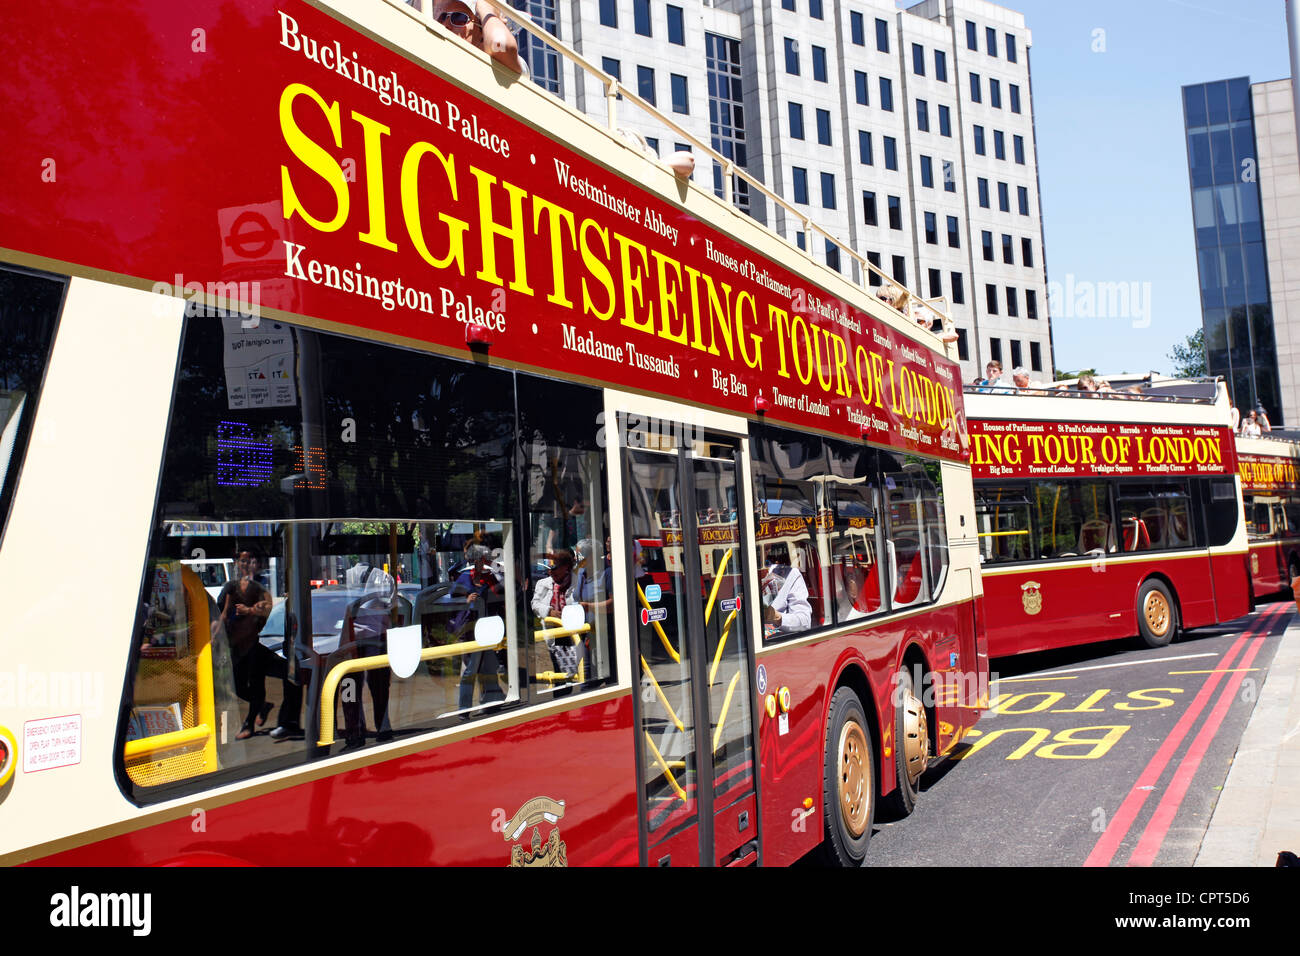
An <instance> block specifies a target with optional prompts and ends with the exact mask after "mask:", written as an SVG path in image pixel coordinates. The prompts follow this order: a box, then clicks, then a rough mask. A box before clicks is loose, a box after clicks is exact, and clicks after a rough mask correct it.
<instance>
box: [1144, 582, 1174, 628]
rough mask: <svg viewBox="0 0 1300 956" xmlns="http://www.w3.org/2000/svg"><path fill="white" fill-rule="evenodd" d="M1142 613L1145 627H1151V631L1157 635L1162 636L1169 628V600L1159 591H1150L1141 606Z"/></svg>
mask: <svg viewBox="0 0 1300 956" xmlns="http://www.w3.org/2000/svg"><path fill="white" fill-rule="evenodd" d="M1142 613H1143V615H1144V616H1145V617H1146V619H1147V627H1149V628H1151V633H1152V634H1155V635H1156V636H1157V637H1164V635H1165V633H1166V632H1167V631H1168V630H1169V618H1170V615H1169V602H1168V601H1166V600H1165V596H1164V595H1163V594H1161V593H1160V592H1159V591H1152V592H1151V593H1150V594H1148V595H1147V599H1146V603H1145V605H1144V606H1143V608H1142Z"/></svg>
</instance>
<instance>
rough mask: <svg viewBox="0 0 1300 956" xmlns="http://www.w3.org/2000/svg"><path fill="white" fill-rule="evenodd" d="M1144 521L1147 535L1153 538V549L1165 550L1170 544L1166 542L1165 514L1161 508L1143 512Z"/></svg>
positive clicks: (1148, 509)
mask: <svg viewBox="0 0 1300 956" xmlns="http://www.w3.org/2000/svg"><path fill="white" fill-rule="evenodd" d="M1142 521H1143V523H1144V524H1145V525H1146V526H1147V533H1148V534H1150V536H1151V546H1152V547H1153V548H1163V547H1165V546H1166V545H1167V544H1168V542H1167V541H1166V540H1165V537H1166V531H1167V530H1168V529H1167V527H1166V521H1165V513H1164V512H1163V511H1162V510H1161V509H1159V508H1147V509H1146V510H1145V511H1143V512H1142Z"/></svg>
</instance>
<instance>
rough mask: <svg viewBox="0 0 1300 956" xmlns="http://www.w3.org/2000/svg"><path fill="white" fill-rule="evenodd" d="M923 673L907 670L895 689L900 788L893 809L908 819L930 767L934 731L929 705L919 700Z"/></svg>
mask: <svg viewBox="0 0 1300 956" xmlns="http://www.w3.org/2000/svg"><path fill="white" fill-rule="evenodd" d="M921 680H922V678H921V669H920V668H919V667H918V668H916V669H915V671H913V670H911V669H910V668H909V667H905V668H904V669H903V670H901V671H899V672H898V677H897V679H896V681H897V682H896V684H895V687H894V772H895V775H896V776H897V778H898V786H897V787H896V788H895V789H894V792H893V793H892V794H890V796H889V802H890V806H891V808H892V809H893V810H894V811H896V812H897V813H898V814H899V815H900V816H907V815H908V814H909V813H911V812H912V809H913V808H914V807H915V806H916V798H917V795H918V794H919V793H920V792H921V774H923V773H925V769H926V767H928V766H929V765H930V727H929V724H928V722H927V721H926V717H925V703H924V702H923V701H922V700H921V699H920V698H919V697H917V696H916V686H917V684H918V683H919V682H921Z"/></svg>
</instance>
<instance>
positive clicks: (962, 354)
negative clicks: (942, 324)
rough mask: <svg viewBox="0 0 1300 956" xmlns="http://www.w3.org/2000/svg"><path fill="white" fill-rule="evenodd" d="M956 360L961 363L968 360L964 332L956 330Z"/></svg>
mask: <svg viewBox="0 0 1300 956" xmlns="http://www.w3.org/2000/svg"><path fill="white" fill-rule="evenodd" d="M957 358H959V359H961V360H962V361H963V362H966V361H969V360H970V345H969V344H968V343H967V341H966V330H965V329H958V330H957Z"/></svg>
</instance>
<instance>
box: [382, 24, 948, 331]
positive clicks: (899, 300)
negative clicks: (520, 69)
mask: <svg viewBox="0 0 1300 956" xmlns="http://www.w3.org/2000/svg"><path fill="white" fill-rule="evenodd" d="M385 2H387V3H388V4H389V5H391V6H394V7H397V8H398V9H401V10H403V11H405V12H406V13H407V14H408V15H410V16H411V17H413V18H414V19H416V20H419V21H420V22H421V23H422V24H423V25H424V26H425V27H426V28H428V29H430V30H435V29H436V30H443V28H442V27H440V26H438V25H437V24H436V22H435V21H434V19H433V3H432V0H428V2H427V4H426V0H385ZM426 5H427V6H428V8H429V9H428V10H427V12H426V11H425V9H424V7H425V6H426ZM495 6H496V8H497V10H498V11H500V14H501V17H502V19H504V20H506V21H507V22H510V23H515V24H517V25H518V26H519V27H520V29H522V30H524V31H526V32H527V33H528V34H529V36H532V37H534V38H536V39H537V40H538V41H540V42H542V43H544V44H546V45H547V46H548V47H550V48H551V49H553V50H555V51H556V52H557V53H559V54H560V56H562V57H564V58H565V59H566V60H568V61H569V62H570V63H573V64H574V65H575V66H577V67H578V68H579V69H581V70H583V71H584V72H585V73H588V74H590V75H591V76H592V77H594V78H595V79H596V80H597V81H599V82H600V83H601V85H603V86H604V87H605V104H606V108H605V122H606V125H607V126H608V127H609V129H608V132H609V134H610V135H611V136H614V137H616V138H618V137H617V134H618V131H619V125H618V118H617V107H616V103H617V102H618V100H619V99H620V98H622V99H624V100H626V101H627V102H629V103H631V104H633V105H634V106H636V107H638V108H639V109H640V110H641V111H642V112H644V113H646V114H648V115H649V116H650V117H651V118H652V119H654V120H655V121H656V122H659V123H662V124H663V125H664V126H666V127H667V128H668V129H670V130H672V131H673V132H674V133H676V134H677V135H678V136H680V137H682V138H683V139H684V140H685V141H686V142H688V143H690V144H691V145H692V146H693V147H696V148H698V149H699V150H700V152H701V153H703V154H704V155H706V156H708V157H709V158H710V159H712V160H713V161H714V162H715V163H718V164H719V165H720V166H721V167H722V197H721V198H722V201H723V202H724V203H726V205H727V206H728V207H729V208H730V209H731V210H732V211H733V212H737V213H740V214H741V215H745V213H744V211H743V210H741V209H740V208H739V207H737V206H736V203H735V201H734V199H733V195H732V192H733V190H732V177H733V176H734V177H736V178H737V179H740V180H742V181H744V182H745V183H747V184H749V185H750V186H751V187H753V188H754V189H756V190H757V191H758V192H759V193H761V194H762V195H763V196H764V197H765V198H766V199H768V200H770V201H771V202H773V203H775V204H776V205H777V206H779V207H780V208H781V209H783V210H785V211H786V213H788V214H789V215H790V216H792V217H794V218H795V219H797V220H798V221H799V222H800V223H802V224H803V228H804V234H805V235H806V236H808V238H809V242H808V243H807V246H808V248H807V249H800V248H799V246H798V245H796V244H795V243H794V242H791V241H790V240H789V239H787V238H786V237H785V236H783V235H781V233H779V232H777V231H776V230H775V229H773V228H771V227H770V226H768V225H767V224H766V223H761V222H759V221H758V220H757V219H752V217H751V221H752V222H753V224H754V225H756V226H759V227H761V228H763V229H766V230H767V231H768V232H769V233H771V234H772V235H773V236H775V237H776V238H778V239H780V240H781V241H782V242H784V243H785V244H786V245H787V246H789V247H790V248H791V249H793V250H795V251H796V252H798V253H799V254H800V255H802V256H803V257H804V258H805V259H807V260H808V262H810V263H812V264H813V265H815V266H817V267H818V268H821V269H826V270H827V271H828V272H833V273H834V274H835V275H837V276H838V277H839V278H840V279H847V280H848V281H849V282H853V280H852V278H851V277H847V276H845V275H844V274H843V273H842V272H839V271H838V270H836V269H831V268H830V267H829V266H827V265H824V264H822V263H820V262H818V261H817V260H816V259H814V258H813V256H812V252H811V251H810V250H811V248H812V242H811V239H812V235H813V233H814V232H815V233H818V234H820V235H821V236H823V237H825V238H826V239H827V240H828V241H829V242H831V243H832V244H833V245H834V246H835V247H836V248H837V249H839V250H841V251H842V252H844V253H846V254H847V255H848V256H849V258H850V259H852V260H853V261H854V262H856V263H857V264H858V267H859V268H860V269H861V270H862V272H861V276H862V282H861V283H856V282H854V283H853V284H854V285H858V286H859V287H860V288H861V289H862V290H863V291H864V292H866V294H867V295H873V294H875V296H876V298H877V299H878V300H879V301H880V302H881V303H883V304H884V305H886V306H889V307H890V308H892V309H893V310H894V311H895V312H897V313H898V314H899V315H900V316H902V317H903V318H904V319H905V320H907V321H909V322H911V323H912V324H913V325H920V324H921V321H922V319H923V318H924V313H923V312H922V313H917V312H916V311H914V310H915V309H916V308H917V307H920V308H921V309H923V310H927V311H928V312H929V313H930V314H931V315H932V316H933V318H931V319H929V320H928V321H925V322H924V327H925V328H926V329H927V330H928V329H929V327H930V326H931V325H932V324H933V321H934V319H938V320H939V322H940V324H941V327H942V331H941V332H940V333H936V334H939V335H940V336H941V338H942V339H943V341H944V342H945V344H947V343H950V342H955V341H957V332H956V326H955V324H954V322H953V320H952V316H951V314H950V313H949V311H948V299H947V296H937V297H935V298H930V299H926V298H923V297H922V296H920V295H917V294H916V293H914V292H912V291H911V290H910V289H908V288H907V286H906V285H905V284H904V283H902V282H899V281H898V280H897V279H895V278H893V276H890V275H889V274H888V273H886V272H884V271H883V270H882V269H880V267H878V266H877V265H875V264H874V263H872V262H871V261H870V260H869V259H867V257H866V256H864V255H862V254H860V253H859V252H858V251H857V250H855V249H854V248H853V247H851V246H850V245H848V244H847V243H845V242H843V241H841V240H840V239H839V238H838V237H837V236H835V235H833V234H832V233H830V232H829V231H828V230H827V229H825V228H824V227H822V226H820V225H819V224H818V223H817V222H815V221H814V220H813V219H812V218H810V217H809V216H808V214H807V213H806V212H803V211H801V210H800V209H798V208H796V207H795V205H794V204H793V203H791V202H789V201H787V200H786V199H785V198H784V197H783V196H781V195H780V194H779V193H777V192H775V191H774V190H772V189H769V188H768V187H767V186H766V185H765V184H764V183H763V181H762V180H761V179H758V178H757V177H755V176H754V175H753V174H751V173H749V172H748V171H746V170H744V169H742V168H740V167H738V166H737V165H736V164H735V161H734V160H732V159H729V158H727V157H726V156H724V155H722V153H720V152H718V151H717V150H716V149H714V148H713V146H712V145H711V144H709V143H705V142H704V141H703V140H701V139H700V138H699V137H697V136H696V135H695V134H694V133H692V132H690V131H689V130H687V129H685V128H683V127H682V126H681V125H680V124H678V123H677V122H676V121H675V120H673V119H672V118H671V117H669V116H667V115H665V114H664V113H661V112H660V111H659V109H658V108H657V107H656V106H654V104H652V103H650V102H649V101H647V100H645V99H642V98H641V97H640V96H639V95H637V94H636V93H633V92H632V91H631V90H630V89H628V88H627V87H626V86H624V85H623V84H622V82H621V81H620V80H619V79H618V78H617V77H615V76H611V75H610V74H609V73H606V72H605V71H604V70H603V69H601V68H600V67H598V66H597V65H596V64H594V63H592V62H591V61H590V60H588V59H587V58H586V57H584V56H583V55H582V54H581V53H579V52H577V51H576V50H573V49H571V48H570V47H568V46H566V45H565V44H564V43H563V42H561V41H560V39H559V38H558V37H555V36H553V35H552V34H551V33H550V32H549V31H547V30H546V29H545V28H544V27H540V26H538V25H537V24H536V23H534V22H533V19H532V17H530V16H529V15H528V14H527V13H525V12H524V11H523V10H516V9H515V8H513V7H510V6H508V5H507V4H506V3H505V2H503V0H500V2H497V3H496V4H495ZM443 32H444V33H446V32H448V31H445V30H443ZM448 35H450V34H448ZM538 89H539V90H541V91H542V92H544V93H547V94H548V95H552V96H553V95H554V94H551V93H550V91H549V90H546V89H545V88H543V87H541V86H538ZM557 99H558V97H557ZM560 102H561V103H563V102H564V101H563V100H560ZM564 105H565V106H567V105H568V104H567V103H566V104H564ZM583 115H585V114H583ZM696 188H697V189H698V190H699V191H700V192H701V193H703V194H704V195H706V196H710V197H712V198H717V197H716V196H714V194H713V192H712V191H711V190H706V189H703V188H701V187H699V186H696ZM871 275H875V276H876V277H877V278H879V279H880V280H881V283H882V286H881V289H882V290H884V291H885V295H881V294H880V293H873V292H872V291H871V290H872V289H873V288H874V287H873V286H872V285H871V284H870V279H869V276H871ZM887 296H888V297H887Z"/></svg>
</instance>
